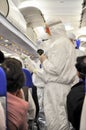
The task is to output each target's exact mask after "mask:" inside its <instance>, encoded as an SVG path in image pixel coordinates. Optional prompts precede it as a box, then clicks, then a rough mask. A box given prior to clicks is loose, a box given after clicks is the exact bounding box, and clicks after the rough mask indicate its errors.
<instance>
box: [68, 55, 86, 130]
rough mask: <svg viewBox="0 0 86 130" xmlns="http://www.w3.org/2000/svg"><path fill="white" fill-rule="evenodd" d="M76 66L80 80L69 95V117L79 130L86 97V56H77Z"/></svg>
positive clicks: (76, 129)
mask: <svg viewBox="0 0 86 130" xmlns="http://www.w3.org/2000/svg"><path fill="white" fill-rule="evenodd" d="M76 68H77V71H78V75H79V78H80V82H79V83H77V84H76V85H74V86H73V87H72V88H71V91H70V92H69V94H68V96H67V110H68V119H69V121H70V122H71V123H72V125H73V127H74V128H75V130H79V127H80V118H81V112H82V105H83V101H84V97H85V89H84V88H85V75H86V56H81V57H78V58H77V63H76Z"/></svg>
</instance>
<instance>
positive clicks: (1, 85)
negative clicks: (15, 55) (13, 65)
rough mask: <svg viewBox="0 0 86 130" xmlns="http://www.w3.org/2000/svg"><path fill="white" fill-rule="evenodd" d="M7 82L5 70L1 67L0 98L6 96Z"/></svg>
mask: <svg viewBox="0 0 86 130" xmlns="http://www.w3.org/2000/svg"><path fill="white" fill-rule="evenodd" d="M6 88H7V81H6V75H5V72H4V70H3V69H2V68H1V67H0V96H6V91H7V89H6Z"/></svg>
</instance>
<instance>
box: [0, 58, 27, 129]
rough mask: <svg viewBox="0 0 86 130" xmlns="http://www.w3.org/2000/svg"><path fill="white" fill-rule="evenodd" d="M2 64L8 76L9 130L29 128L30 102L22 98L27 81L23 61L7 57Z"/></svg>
mask: <svg viewBox="0 0 86 130" xmlns="http://www.w3.org/2000/svg"><path fill="white" fill-rule="evenodd" d="M1 66H2V68H3V69H4V71H5V73H6V78H7V122H8V130H28V124H27V112H28V103H27V102H26V101H24V100H23V99H21V97H22V95H21V91H20V89H21V88H22V87H23V86H24V82H25V77H24V73H23V71H22V65H21V62H20V61H19V60H17V59H15V58H6V59H5V61H4V62H3V63H2V65H1Z"/></svg>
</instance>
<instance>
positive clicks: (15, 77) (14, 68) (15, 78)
mask: <svg viewBox="0 0 86 130" xmlns="http://www.w3.org/2000/svg"><path fill="white" fill-rule="evenodd" d="M1 67H2V68H3V69H4V71H5V73H6V78H7V91H8V92H10V93H13V92H16V91H17V90H18V89H21V88H22V87H23V85H24V82H25V77H24V73H23V71H22V66H21V62H20V61H19V60H17V59H15V58H7V59H6V60H5V61H4V62H3V63H2V65H1Z"/></svg>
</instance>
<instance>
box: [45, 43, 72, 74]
mask: <svg viewBox="0 0 86 130" xmlns="http://www.w3.org/2000/svg"><path fill="white" fill-rule="evenodd" d="M64 42H65V41H64ZM65 44H66V43H65ZM69 44H70V43H69ZM67 59H68V54H67V48H66V46H64V44H63V43H60V44H58V45H55V46H54V47H53V48H52V50H51V53H50V55H49V57H48V59H46V60H45V61H44V62H43V68H44V70H45V71H46V72H47V73H50V74H52V75H60V73H61V72H62V71H63V69H64V67H65V65H66V62H67Z"/></svg>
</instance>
